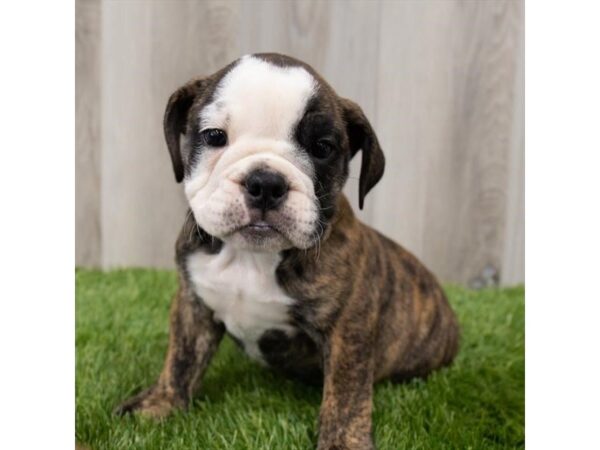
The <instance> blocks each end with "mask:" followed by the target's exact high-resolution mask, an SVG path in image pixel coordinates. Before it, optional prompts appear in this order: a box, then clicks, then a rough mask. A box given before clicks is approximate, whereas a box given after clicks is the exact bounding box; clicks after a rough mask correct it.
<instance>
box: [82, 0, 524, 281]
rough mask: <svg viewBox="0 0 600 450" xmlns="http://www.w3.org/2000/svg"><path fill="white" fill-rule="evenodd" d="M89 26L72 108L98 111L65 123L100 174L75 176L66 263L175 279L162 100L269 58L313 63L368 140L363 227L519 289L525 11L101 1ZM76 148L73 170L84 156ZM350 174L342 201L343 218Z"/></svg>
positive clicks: (174, 197) (87, 171) (176, 205)
mask: <svg viewBox="0 0 600 450" xmlns="http://www.w3.org/2000/svg"><path fill="white" fill-rule="evenodd" d="M85 3H86V4H87V3H88V2H85ZM96 4H97V5H100V3H99V2H96ZM78 5H79V3H78ZM79 9H81V8H79ZM100 9H102V14H100ZM96 12H97V13H98V15H100V16H101V21H100V19H98V18H96V20H97V22H98V23H101V27H100V32H99V33H97V34H96V35H93V36H94V38H89V39H88V42H89V41H91V40H93V39H99V40H100V42H101V45H100V44H99V43H98V42H96V43H95V44H93V45H96V48H101V49H102V52H101V54H100V58H98V57H96V62H95V63H94V62H90V61H89V60H90V59H93V58H94V53H93V51H92V52H89V51H83V50H82V51H79V48H78V53H77V55H78V65H77V68H78V78H77V79H78V81H79V80H82V84H81V85H80V88H81V89H79V90H78V91H77V92H78V104H79V103H81V102H80V100H79V97H80V96H81V97H82V98H84V99H86V97H85V96H86V95H87V96H88V97H90V96H92V98H91V99H87V100H85V102H83V103H85V104H88V105H90V106H89V108H91V109H94V108H95V111H91V112H89V113H83V114H82V117H78V123H79V122H81V123H82V125H81V127H83V129H88V128H90V127H91V129H94V128H93V127H94V125H90V124H88V123H87V122H90V123H92V124H93V123H96V129H100V130H101V132H97V134H98V135H99V137H97V138H94V139H90V138H88V141H89V140H91V141H93V142H97V147H96V148H100V145H101V152H100V151H98V152H97V153H96V159H97V161H96V160H92V162H91V163H88V164H81V163H80V162H78V165H77V179H78V191H79V186H80V184H81V185H82V186H84V188H82V190H81V193H80V194H79V198H78V202H77V208H78V211H77V214H78V222H77V229H78V240H77V243H78V247H79V244H80V243H81V242H84V243H85V245H84V244H81V245H83V246H82V247H81V252H80V251H79V249H78V253H77V263H78V264H79V265H90V264H92V265H93V264H96V263H97V262H99V263H101V264H102V266H104V267H114V266H124V265H143V266H159V267H172V258H173V242H174V240H175V236H176V234H177V231H178V228H179V226H180V224H181V221H182V215H183V211H184V209H185V202H184V199H183V195H182V192H181V187H180V186H177V185H176V184H175V183H174V182H173V175H172V173H171V167H170V162H169V158H168V154H167V151H166V147H165V144H164V141H163V137H162V127H161V120H162V114H163V110H164V106H165V103H166V100H167V98H168V95H169V94H170V93H171V92H172V91H173V90H174V89H175V88H176V87H178V86H179V85H181V84H182V83H183V82H184V81H186V80H187V79H189V78H191V77H192V76H195V75H198V74H202V73H211V72H213V71H214V70H216V69H217V68H219V67H221V66H223V65H224V64H226V63H228V62H229V61H231V60H233V59H235V58H237V57H239V56H241V55H243V54H246V53H253V52H261V51H276V52H282V53H286V54H290V55H292V56H295V57H298V58H300V59H303V60H305V61H307V62H308V63H310V64H311V65H313V66H314V67H315V68H316V69H317V70H319V71H320V72H321V73H322V74H323V76H324V77H325V78H326V79H327V80H328V81H329V82H330V84H331V85H332V86H333V87H334V88H335V89H336V91H337V92H338V93H339V94H340V95H343V96H346V97H349V98H352V99H354V100H355V101H357V102H358V103H359V104H360V105H361V106H362V107H363V109H364V110H365V113H366V114H367V116H368V117H369V118H370V120H371V122H372V123H373V125H374V127H375V129H376V131H377V132H378V135H379V138H380V141H381V144H382V146H383V149H384V151H385V153H386V156H387V162H388V164H387V168H386V174H385V176H384V178H383V181H382V182H381V183H380V185H378V186H377V187H376V188H375V190H374V191H372V193H371V194H370V195H369V196H368V197H367V200H366V204H365V210H364V211H362V212H360V213H359V215H360V217H361V218H362V219H363V220H364V221H366V222H367V223H370V224H372V225H373V226H375V227H376V228H378V229H380V230H382V231H383V232H384V233H386V234H388V235H389V236H390V237H392V238H394V239H395V240H397V241H399V242H400V243H402V244H403V245H404V246H406V247H407V248H408V249H410V250H411V251H413V252H414V253H416V254H417V255H418V256H419V257H420V258H422V259H423V261H424V262H425V263H426V264H427V265H428V266H430V267H431V269H432V270H433V271H434V272H435V273H436V274H438V276H439V277H440V278H441V279H442V280H445V281H456V282H461V283H472V284H473V285H485V284H488V283H493V282H496V281H498V280H499V281H501V282H502V283H505V284H511V283H515V282H521V281H523V279H524V264H523V260H524V250H523V249H524V195H523V192H524V186H523V184H524V183H523V172H524V171H523V153H524V139H523V136H524V129H523V115H524V111H523V110H524V107H523V2H522V1H520V0H490V1H485V2H484V1H460V0H448V1H435V0H425V1H412V0H408V1H381V2H377V1H328V2H317V1H302V2H296V1H266V0H256V1H237V0H234V1H202V2H197V1H177V2H172V1H140V0H137V1H136V0H131V1H127V2H113V1H108V0H105V1H103V2H101V8H99V7H98V8H97V10H96ZM92 15H93V14H92ZM90 20H91V19H90V18H88V22H89V21H90ZM82 26H83V25H82ZM78 27H79V16H78ZM80 34H82V32H80V31H79V30H78V36H79V35H80ZM85 42H86V41H83V43H82V44H81V48H84V47H83V46H84V45H88V46H89V45H92V44H90V43H88V44H86V43H85ZM78 46H80V39H78ZM79 59H81V60H82V61H81V62H80V61H79ZM98 61H102V64H101V66H98V64H99V62H98ZM94 64H96V65H97V66H94ZM94 67H95V68H96V69H95V70H96V73H92V72H94V69H93V68H94ZM94 80H96V81H94ZM100 82H101V83H100ZM94 83H96V85H97V86H99V87H101V92H102V95H101V96H99V95H97V94H96V97H98V98H96V99H95V100H96V101H94V99H93V95H94V94H93V92H95V91H94V86H95V85H94ZM99 90H100V89H99V88H98V89H97V90H96V92H97V91H99ZM94 112H95V114H96V115H97V117H98V118H99V119H97V121H96V122H93V118H94V115H93V114H94ZM78 116H79V109H78ZM98 122H99V123H100V125H101V126H100V125H98ZM79 129H80V126H79V125H78V133H79ZM82 136H85V134H82ZM100 143H101V144H100ZM77 146H78V148H77V155H78V161H80V160H84V158H85V155H86V154H87V153H86V152H88V153H89V148H91V147H90V146H89V145H87V144H86V140H85V139H84V140H83V141H80V140H79V139H78V141H77ZM80 153H81V155H80ZM98 155H101V158H98ZM357 163H358V161H355V162H353V164H352V170H351V177H350V179H349V181H348V185H347V187H346V193H347V195H348V197H349V198H350V200H351V201H352V204H353V206H354V208H355V209H356V210H357V209H358V208H357V190H358V186H357V185H358V183H357V178H358V164H357ZM94 174H95V177H96V178H94ZM82 179H83V180H82ZM94 190H95V192H96V193H94V192H93V191H94ZM98 192H100V193H101V194H98ZM81 205H83V206H81ZM80 207H81V208H82V209H81V211H80ZM86 208H87V209H86ZM94 211H95V216H94ZM80 217H81V218H82V219H81V220H80V219H79V218H80ZM93 217H97V218H99V219H98V220H97V221H96V223H97V224H98V225H97V227H96V229H94V228H93V227H94V222H93ZM83 236H85V237H86V238H83V239H82V238H81V237H83ZM86 255H87V256H86Z"/></svg>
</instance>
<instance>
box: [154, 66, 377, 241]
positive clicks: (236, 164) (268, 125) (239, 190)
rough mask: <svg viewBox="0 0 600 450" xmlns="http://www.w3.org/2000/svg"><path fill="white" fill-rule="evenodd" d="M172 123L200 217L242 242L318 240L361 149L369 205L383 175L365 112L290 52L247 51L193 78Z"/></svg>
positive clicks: (180, 174) (172, 104)
mask: <svg viewBox="0 0 600 450" xmlns="http://www.w3.org/2000/svg"><path fill="white" fill-rule="evenodd" d="M164 125H165V135H166V140H167V144H168V146H169V151H170V153H171V158H172V162H173V167H174V170H175V176H176V179H177V181H182V180H183V181H184V185H185V193H186V196H187V199H188V201H189V204H190V208H191V210H192V212H193V214H194V217H195V219H196V222H197V223H198V224H199V226H200V227H202V229H204V230H205V231H206V232H207V233H208V234H210V235H212V236H215V237H218V238H219V239H222V240H223V241H224V242H228V243H231V244H233V245H235V246H236V247H239V248H246V249H250V250H258V251H279V250H283V249H286V248H291V247H296V248H300V249H307V248H309V247H311V246H313V245H315V244H316V243H317V241H318V240H319V239H320V238H321V237H322V236H323V233H324V232H325V231H326V229H327V227H328V225H329V221H330V219H331V218H332V217H333V214H334V212H335V205H336V199H337V196H338V195H339V192H340V191H341V189H342V187H343V185H344V182H345V181H346V178H347V176H348V166H349V162H350V159H351V158H352V157H353V156H354V154H355V153H356V152H357V151H358V150H362V152H363V160H362V168H361V175H360V188H359V202H360V205H361V207H362V204H363V199H364V196H365V195H366V193H367V192H368V191H369V190H370V189H371V188H372V187H373V186H374V185H375V184H376V183H377V181H379V179H380V178H381V176H382V174H383V167H384V158H383V153H382V151H381V149H380V147H379V144H378V142H377V137H376V136H375V134H374V132H373V130H372V128H371V126H370V124H369V122H368V120H367V119H366V117H365V116H364V114H363V113H362V111H361V109H360V108H359V107H358V106H357V105H356V104H355V103H353V102H351V101H350V100H347V99H342V98H340V97H338V96H337V95H336V94H335V93H334V91H333V90H332V89H331V87H329V86H328V85H327V83H326V82H324V81H323V80H322V79H321V78H320V77H319V76H318V75H317V74H316V72H314V70H313V69H312V68H310V67H309V66H307V65H306V64H304V63H301V62H299V61H297V60H294V59H292V58H289V57H286V56H283V55H275V54H261V55H252V56H245V57H243V58H241V59H239V60H237V61H235V62H234V63H232V64H230V65H229V66H227V67H226V68H224V69H222V70H221V71H219V72H217V73H216V74H214V75H212V76H210V77H207V78H203V79H199V80H194V81H191V82H190V83H188V84H186V85H185V86H183V87H182V88H180V89H179V90H177V91H176V92H175V93H174V94H173V95H172V96H171V98H170V99H169V103H168V105H167V110H166V112H165V122H164Z"/></svg>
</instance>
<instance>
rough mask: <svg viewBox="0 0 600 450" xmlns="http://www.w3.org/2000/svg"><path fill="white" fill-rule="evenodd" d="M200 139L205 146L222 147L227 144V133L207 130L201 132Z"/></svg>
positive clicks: (213, 129) (215, 129)
mask: <svg viewBox="0 0 600 450" xmlns="http://www.w3.org/2000/svg"><path fill="white" fill-rule="evenodd" d="M202 138H203V139H204V142H205V143H206V145H210V146H211V147H223V146H225V145H226V144H227V133H225V131H223V130H220V129H218V128H209V129H208V130H204V131H203V132H202Z"/></svg>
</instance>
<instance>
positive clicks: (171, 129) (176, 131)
mask: <svg viewBox="0 0 600 450" xmlns="http://www.w3.org/2000/svg"><path fill="white" fill-rule="evenodd" d="M206 84H207V81H206V79H205V78H200V79H194V80H191V81H190V82H188V83H187V84H185V85H183V86H182V87H180V88H179V89H177V90H176V91H175V92H173V94H171V97H170V98H169V102H168V103H167V109H166V110H165V117H164V120H163V126H164V130H165V140H166V141H167V147H169V153H170V154H171V161H172V163H173V171H174V172H175V179H176V180H177V182H178V183H179V182H181V180H183V159H182V157H181V148H180V144H179V138H180V136H181V135H182V134H185V133H186V129H185V128H186V123H187V115H188V112H189V110H190V108H191V107H192V104H193V103H194V99H195V98H196V96H198V95H199V94H201V93H202V91H203V90H204V89H205V87H206Z"/></svg>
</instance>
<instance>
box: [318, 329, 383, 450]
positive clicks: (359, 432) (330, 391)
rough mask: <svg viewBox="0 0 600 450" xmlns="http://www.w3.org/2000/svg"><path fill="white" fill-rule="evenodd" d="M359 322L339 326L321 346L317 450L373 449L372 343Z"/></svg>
mask: <svg viewBox="0 0 600 450" xmlns="http://www.w3.org/2000/svg"><path fill="white" fill-rule="evenodd" d="M361 324H362V322H361V321H353V323H352V322H350V321H345V323H338V325H337V326H336V329H335V330H334V331H333V333H332V334H331V335H330V338H329V339H328V341H327V342H326V344H325V346H324V350H325V355H324V366H325V373H324V376H325V380H324V386H323V402H322V404H321V411H320V415H319V446H318V448H319V450H333V449H336V450H359V449H360V450H368V449H373V448H374V446H373V441H372V437H371V411H372V400H373V398H372V397H373V371H374V365H373V361H374V358H373V350H372V349H373V339H372V334H373V333H372V332H370V331H369V330H368V329H365V328H369V327H365V328H361Z"/></svg>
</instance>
